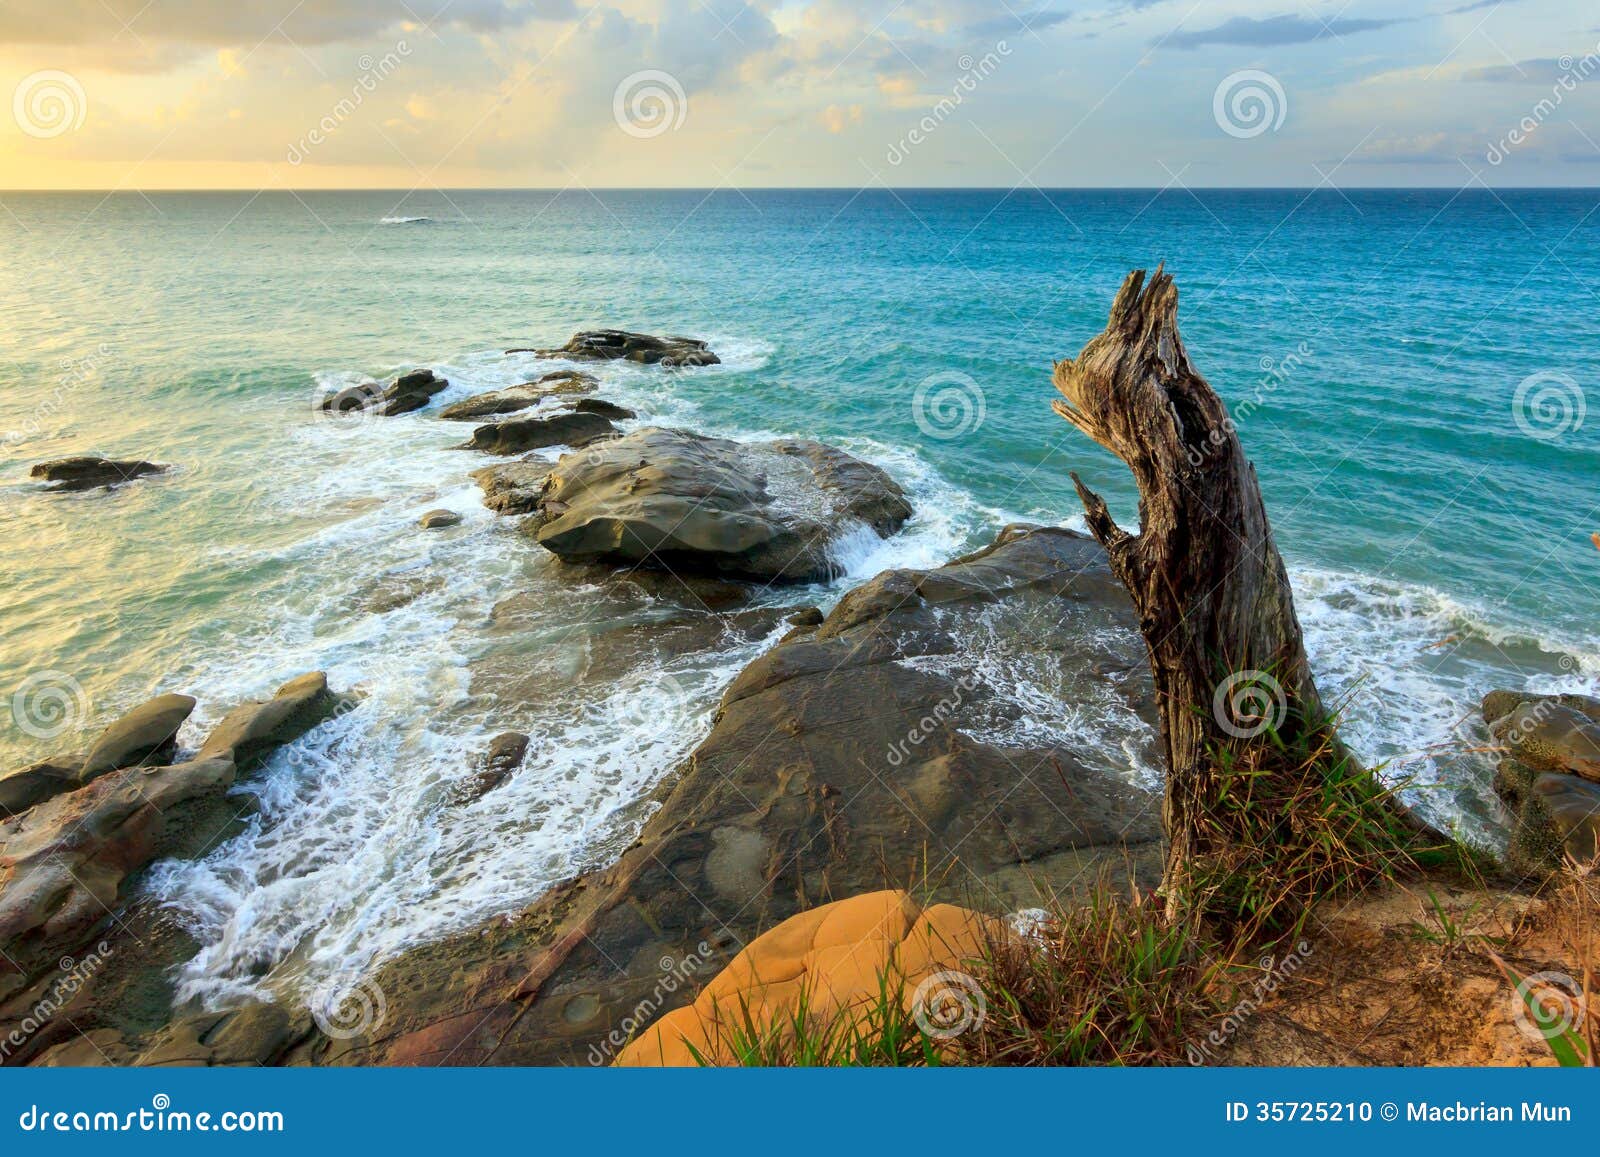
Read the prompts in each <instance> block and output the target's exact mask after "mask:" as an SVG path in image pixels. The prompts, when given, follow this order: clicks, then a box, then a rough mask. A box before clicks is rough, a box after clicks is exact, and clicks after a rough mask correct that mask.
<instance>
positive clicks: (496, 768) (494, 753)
mask: <svg viewBox="0 0 1600 1157" xmlns="http://www.w3.org/2000/svg"><path fill="white" fill-rule="evenodd" d="M528 743H529V739H528V736H526V735H524V734H523V733H522V732H520V731H503V732H501V733H500V734H499V735H496V736H495V737H494V738H493V739H491V740H490V741H489V750H487V751H486V752H484V754H483V760H482V763H481V764H480V766H479V771H478V774H477V775H475V776H473V778H472V781H471V783H469V784H468V785H467V789H466V791H465V792H464V793H463V794H462V797H461V799H460V800H459V801H458V802H460V803H471V802H472V801H473V800H477V799H482V798H483V797H484V796H486V795H488V794H489V793H490V792H491V791H493V790H494V789H495V788H497V787H499V786H500V785H501V784H502V783H504V782H505V781H506V779H507V778H508V777H509V776H510V775H511V773H512V772H514V771H516V770H517V768H519V767H521V766H522V761H523V760H524V759H525V758H527V755H528Z"/></svg>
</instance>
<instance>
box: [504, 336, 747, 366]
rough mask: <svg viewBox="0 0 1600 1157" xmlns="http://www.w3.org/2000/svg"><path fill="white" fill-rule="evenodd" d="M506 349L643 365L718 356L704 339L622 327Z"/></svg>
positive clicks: (701, 362) (710, 361) (695, 362)
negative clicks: (556, 344)
mask: <svg viewBox="0 0 1600 1157" xmlns="http://www.w3.org/2000/svg"><path fill="white" fill-rule="evenodd" d="M506 352H507V353H527V352H533V353H536V354H538V355H539V356H540V357H542V358H574V359H578V360H582V361H618V360H622V361H630V362H639V363H641V364H643V365H647V366H653V365H663V366H667V367H669V368H670V367H676V366H714V365H719V364H721V362H722V359H721V358H719V357H718V356H717V355H716V354H714V353H712V352H711V350H710V348H709V347H708V346H707V345H706V343H705V342H703V341H701V340H700V339H699V338H693V337H676V336H672V337H655V336H654V335H652V334H648V333H633V332H632V331H630V330H625V329H596V330H585V331H584V332H582V333H575V334H573V335H572V338H571V340H569V341H568V342H567V344H566V345H564V346H562V347H561V348H560V349H543V350H533V351H527V350H514V351H513V350H507V351H506Z"/></svg>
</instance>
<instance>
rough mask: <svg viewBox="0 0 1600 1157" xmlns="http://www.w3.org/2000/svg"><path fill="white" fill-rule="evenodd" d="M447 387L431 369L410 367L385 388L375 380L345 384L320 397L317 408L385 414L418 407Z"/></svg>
mask: <svg viewBox="0 0 1600 1157" xmlns="http://www.w3.org/2000/svg"><path fill="white" fill-rule="evenodd" d="M449 388H450V383H449V382H448V381H447V380H445V379H444V378H441V377H440V376H439V375H438V374H436V373H434V372H433V371H432V370H411V371H409V372H407V373H403V374H401V375H400V376H399V377H398V378H396V379H395V380H394V383H393V384H392V385H391V386H389V388H388V389H384V388H383V387H381V386H379V385H378V383H377V382H363V383H362V384H360V385H357V386H347V387H345V388H344V389H342V390H340V391H339V392H338V393H336V394H329V395H328V396H327V397H325V398H323V399H322V402H321V404H320V408H321V409H323V410H325V411H327V412H329V413H335V414H353V413H360V412H363V411H366V410H372V411H374V412H376V413H379V414H382V415H384V416H385V417H391V418H392V417H394V416H395V415H397V414H409V413H411V412H412V411H413V410H420V409H422V408H423V407H424V406H426V405H427V404H428V403H429V402H430V401H432V400H433V396H434V395H435V394H437V393H440V392H441V391H443V390H447V389H449Z"/></svg>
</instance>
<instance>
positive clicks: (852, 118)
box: [822, 104, 861, 134]
mask: <svg viewBox="0 0 1600 1157" xmlns="http://www.w3.org/2000/svg"><path fill="white" fill-rule="evenodd" d="M860 123H861V106H860V105H858V104H853V105H850V106H849V107H848V108H847V107H845V106H843V105H837V104H830V105H829V106H828V107H827V108H825V109H823V110H822V127H823V128H825V129H827V130H828V131H829V132H830V133H835V134H838V133H842V132H844V130H845V129H847V128H849V127H850V126H851V125H853V124H860Z"/></svg>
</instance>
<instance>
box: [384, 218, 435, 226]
mask: <svg viewBox="0 0 1600 1157" xmlns="http://www.w3.org/2000/svg"><path fill="white" fill-rule="evenodd" d="M433 223H434V222H433V218H432V217H379V218H378V224H380V225H432V224H433Z"/></svg>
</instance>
